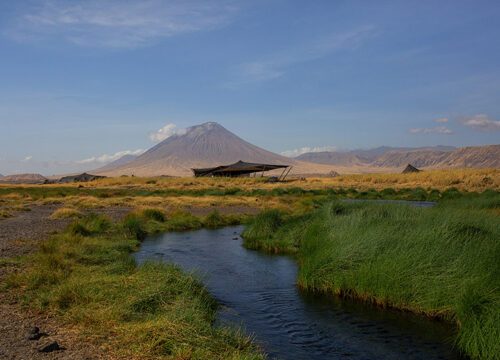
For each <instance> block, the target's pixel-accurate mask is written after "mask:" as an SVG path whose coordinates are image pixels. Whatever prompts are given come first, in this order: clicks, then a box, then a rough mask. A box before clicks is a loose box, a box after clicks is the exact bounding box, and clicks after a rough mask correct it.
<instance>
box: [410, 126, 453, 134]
mask: <svg viewBox="0 0 500 360" xmlns="http://www.w3.org/2000/svg"><path fill="white" fill-rule="evenodd" d="M410 133H412V134H422V135H427V134H444V135H451V134H454V132H453V130H451V129H448V128H447V127H446V126H438V127H435V128H433V129H420V128H417V129H411V130H410Z"/></svg>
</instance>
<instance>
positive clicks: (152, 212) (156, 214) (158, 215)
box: [141, 209, 167, 222]
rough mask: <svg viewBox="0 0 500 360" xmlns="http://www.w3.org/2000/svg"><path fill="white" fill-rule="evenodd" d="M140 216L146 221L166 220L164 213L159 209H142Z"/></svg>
mask: <svg viewBox="0 0 500 360" xmlns="http://www.w3.org/2000/svg"><path fill="white" fill-rule="evenodd" d="M141 214H142V216H144V217H145V218H147V219H150V220H155V221H159V222H164V221H165V220H166V219H167V215H166V214H165V211H163V210H161V209H144V210H142V212H141Z"/></svg>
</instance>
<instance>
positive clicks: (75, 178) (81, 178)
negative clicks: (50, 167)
mask: <svg viewBox="0 0 500 360" xmlns="http://www.w3.org/2000/svg"><path fill="white" fill-rule="evenodd" d="M105 177H106V176H99V175H92V174H87V173H83V174H79V175H70V176H65V177H62V178H60V179H59V181H58V182H59V183H71V182H85V181H92V180H95V179H102V178H105Z"/></svg>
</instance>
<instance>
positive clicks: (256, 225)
mask: <svg viewBox="0 0 500 360" xmlns="http://www.w3.org/2000/svg"><path fill="white" fill-rule="evenodd" d="M284 219H285V214H284V213H283V211H281V210H277V209H271V210H264V211H262V212H261V213H259V214H258V215H257V216H256V217H255V219H254V220H253V221H252V222H251V223H250V226H249V227H248V228H246V229H245V231H244V232H243V235H244V236H245V237H247V238H259V237H262V236H264V237H269V236H271V235H272V234H273V233H274V232H276V231H277V230H278V229H279V228H280V226H281V225H282V224H283V222H284Z"/></svg>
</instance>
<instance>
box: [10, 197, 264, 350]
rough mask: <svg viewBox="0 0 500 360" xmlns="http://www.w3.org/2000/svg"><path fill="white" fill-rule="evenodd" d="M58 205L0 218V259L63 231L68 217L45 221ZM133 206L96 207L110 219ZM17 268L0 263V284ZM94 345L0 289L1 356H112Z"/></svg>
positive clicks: (235, 209)
mask: <svg viewBox="0 0 500 360" xmlns="http://www.w3.org/2000/svg"><path fill="white" fill-rule="evenodd" d="M56 209H57V206H34V207H32V208H31V211H22V212H16V213H15V216H14V217H12V218H8V219H4V220H0V261H1V260H5V259H8V258H11V257H15V256H19V255H25V254H28V253H29V252H32V251H35V249H36V244H37V243H38V242H40V241H41V240H43V239H46V238H47V237H48V236H49V233H50V232H52V231H61V230H63V229H64V228H65V227H66V226H67V225H68V224H69V223H70V222H71V221H72V220H71V219H49V218H48V217H49V216H50V215H51V214H52V213H53V212H54V211H55V210H56ZM130 210H131V209H128V208H118V209H98V210H94V211H95V212H97V213H100V214H105V215H107V216H109V217H111V218H112V219H113V220H114V221H119V220H121V219H122V218H123V217H124V216H125V215H126V214H127V213H128V212H129V211H130ZM186 210H187V211H190V212H191V213H193V214H195V215H201V216H204V215H207V214H208V213H209V212H211V211H213V210H214V208H213V207H212V208H207V209H205V208H192V209H186ZM217 210H218V211H219V212H220V213H223V214H228V213H233V214H245V213H246V214H255V213H257V212H258V211H259V209H257V208H249V207H220V208H217ZM13 271H16V268H14V267H10V266H0V283H1V282H3V280H4V279H5V278H6V277H7V276H8V275H9V274H10V273H12V272H13ZM112 358H113V357H112V355H111V354H109V353H107V352H106V351H103V350H102V349H100V348H98V347H97V346H96V345H94V344H91V343H88V342H86V341H83V340H82V339H81V338H80V337H79V336H78V334H77V331H76V330H75V329H72V328H71V327H69V326H68V325H65V324H61V323H59V322H57V321H55V319H53V318H51V317H50V316H47V315H44V314H38V313H35V312H33V311H28V310H26V309H21V308H20V306H19V304H17V301H16V300H15V299H14V298H13V297H12V296H10V295H9V294H8V293H5V292H0V359H19V360H21V359H22V360H28V359H72V360H84V359H85V360H87V359H88V360H90V359H112Z"/></svg>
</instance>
